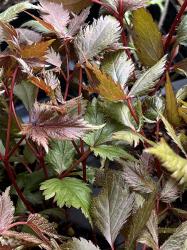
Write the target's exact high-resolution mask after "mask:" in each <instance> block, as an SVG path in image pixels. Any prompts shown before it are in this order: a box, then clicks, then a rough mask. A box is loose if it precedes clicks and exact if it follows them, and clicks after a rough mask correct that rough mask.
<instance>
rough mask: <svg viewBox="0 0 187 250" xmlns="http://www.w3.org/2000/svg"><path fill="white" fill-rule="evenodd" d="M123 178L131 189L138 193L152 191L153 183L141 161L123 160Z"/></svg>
mask: <svg viewBox="0 0 187 250" xmlns="http://www.w3.org/2000/svg"><path fill="white" fill-rule="evenodd" d="M123 167H124V170H123V178H124V180H125V182H126V183H127V184H128V185H129V187H131V188H132V189H133V190H135V191H138V192H140V193H143V194H145V193H147V194H149V193H152V192H153V191H154V190H155V184H154V182H153V181H152V180H151V178H150V176H149V173H148V171H147V170H146V168H145V166H144V165H143V163H142V162H124V164H123Z"/></svg>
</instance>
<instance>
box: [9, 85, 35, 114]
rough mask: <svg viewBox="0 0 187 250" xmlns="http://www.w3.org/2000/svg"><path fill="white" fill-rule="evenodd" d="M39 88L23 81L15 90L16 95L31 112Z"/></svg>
mask: <svg viewBox="0 0 187 250" xmlns="http://www.w3.org/2000/svg"><path fill="white" fill-rule="evenodd" d="M36 91H37V88H36V87H35V86H34V85H33V84H31V83H30V82H27V81H22V82H21V83H20V84H18V85H16V86H15V88H14V94H15V95H16V96H17V97H18V98H19V99H20V100H21V101H22V102H23V104H24V106H25V108H26V109H27V110H28V111H30V110H31V109H32V107H33V104H34V102H35V99H36Z"/></svg>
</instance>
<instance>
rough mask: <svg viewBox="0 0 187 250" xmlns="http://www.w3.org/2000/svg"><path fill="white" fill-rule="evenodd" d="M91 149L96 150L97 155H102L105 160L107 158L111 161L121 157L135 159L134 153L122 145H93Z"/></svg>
mask: <svg viewBox="0 0 187 250" xmlns="http://www.w3.org/2000/svg"><path fill="white" fill-rule="evenodd" d="M91 150H92V151H93V152H94V154H95V156H100V157H101V158H103V159H105V160H106V158H107V159H109V160H110V161H114V160H116V159H119V158H123V159H127V160H130V161H133V160H135V158H134V157H133V155H131V154H129V153H128V152H127V151H125V150H124V149H122V148H121V147H118V146H114V145H99V146H96V147H91Z"/></svg>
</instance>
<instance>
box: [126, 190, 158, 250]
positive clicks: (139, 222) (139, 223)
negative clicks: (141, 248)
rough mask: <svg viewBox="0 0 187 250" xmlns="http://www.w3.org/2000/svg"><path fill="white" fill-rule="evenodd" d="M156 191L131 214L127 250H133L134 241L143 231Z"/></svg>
mask: <svg viewBox="0 0 187 250" xmlns="http://www.w3.org/2000/svg"><path fill="white" fill-rule="evenodd" d="M155 200H156V191H154V192H153V193H151V194H149V195H148V197H147V198H146V200H145V201H144V203H143V204H142V206H141V207H140V208H139V209H138V210H137V211H136V213H134V214H133V217H132V221H131V224H130V228H129V230H128V234H127V247H126V249H128V250H134V249H135V246H136V240H137V238H138V237H139V235H140V234H141V233H142V230H144V228H145V226H146V223H147V221H148V220H149V218H150V215H151V212H152V210H153V208H154V206H155Z"/></svg>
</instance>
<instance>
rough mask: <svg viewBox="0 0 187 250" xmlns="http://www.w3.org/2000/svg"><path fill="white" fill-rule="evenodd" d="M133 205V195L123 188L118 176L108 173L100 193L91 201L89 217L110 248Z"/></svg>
mask: <svg viewBox="0 0 187 250" xmlns="http://www.w3.org/2000/svg"><path fill="white" fill-rule="evenodd" d="M133 203H134V194H129V191H128V189H127V187H124V184H123V180H122V179H121V177H120V174H114V173H113V172H108V173H107V174H106V177H105V184H104V187H103V188H102V190H101V193H100V194H99V195H98V196H97V197H94V198H93V200H92V208H91V215H92V218H93V222H94V224H95V226H96V227H97V228H98V229H99V230H100V232H101V233H102V234H103V235H104V237H105V238H106V240H107V241H108V243H109V244H110V246H111V247H113V244H114V241H115V239H116V237H117V235H118V233H119V231H120V229H121V228H122V226H123V224H124V223H125V222H126V221H127V219H128V217H129V216H130V214H131V212H132V208H133Z"/></svg>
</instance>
